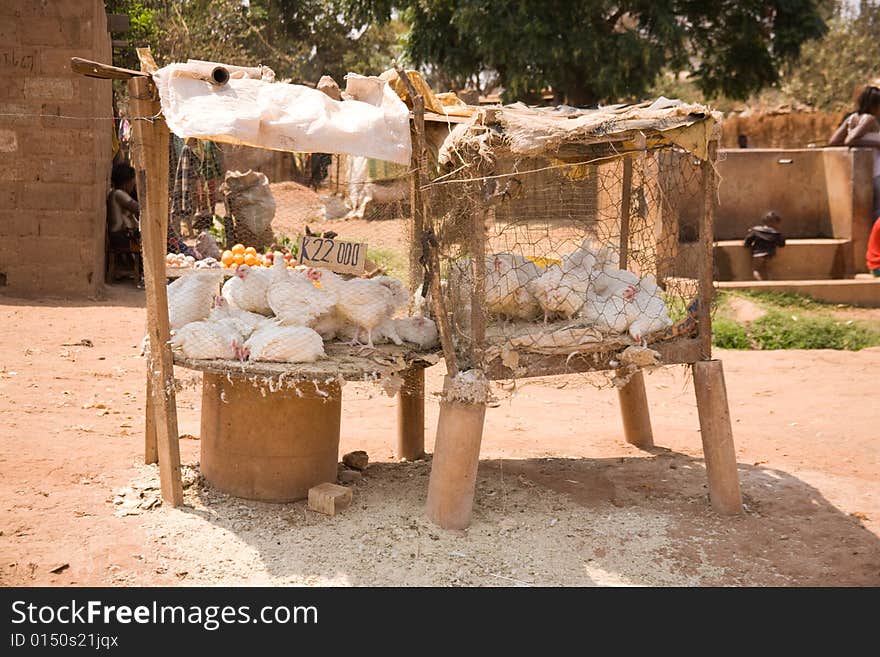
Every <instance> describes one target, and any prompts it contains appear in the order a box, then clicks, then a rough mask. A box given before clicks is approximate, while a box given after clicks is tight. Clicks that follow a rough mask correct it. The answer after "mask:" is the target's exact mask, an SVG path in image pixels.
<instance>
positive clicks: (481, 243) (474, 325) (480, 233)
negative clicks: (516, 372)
mask: <svg viewBox="0 0 880 657" xmlns="http://www.w3.org/2000/svg"><path fill="white" fill-rule="evenodd" d="M471 212H472V219H473V228H472V235H471V248H470V250H471V264H472V265H473V276H474V289H473V294H472V296H471V340H472V345H471V360H472V362H471V367H475V368H478V369H483V367H485V364H484V363H483V358H484V356H485V350H486V222H487V221H493V223H494V218H495V208H494V207H493V206H491V205H484V206H482V207H474V208H473V209H472V211H471Z"/></svg>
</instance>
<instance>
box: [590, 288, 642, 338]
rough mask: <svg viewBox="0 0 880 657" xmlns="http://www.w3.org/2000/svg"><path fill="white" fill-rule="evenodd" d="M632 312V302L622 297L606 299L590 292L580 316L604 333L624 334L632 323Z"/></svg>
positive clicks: (615, 296)
mask: <svg viewBox="0 0 880 657" xmlns="http://www.w3.org/2000/svg"><path fill="white" fill-rule="evenodd" d="M630 310H631V302H630V301H628V300H627V299H625V298H623V297H621V296H618V295H616V294H612V295H610V296H607V297H606V296H599V295H597V294H594V293H592V292H590V293H588V294H587V298H586V300H585V301H584V305H583V307H582V308H581V310H580V313H579V316H580V317H581V318H583V319H585V320H587V322H588V323H589V325H590V326H592V327H594V328H596V329H598V330H599V331H602V332H603V333H624V332H625V331H626V330H627V328H629V325H630V322H631V321H632V317H631V315H630Z"/></svg>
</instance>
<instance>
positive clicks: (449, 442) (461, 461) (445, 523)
mask: <svg viewBox="0 0 880 657" xmlns="http://www.w3.org/2000/svg"><path fill="white" fill-rule="evenodd" d="M450 378H451V377H449V376H447V377H446V386H445V390H448V388H449V383H450ZM445 390H444V393H445ZM485 416H486V405H485V404H464V403H461V402H450V401H441V402H440V417H439V420H438V422H437V438H436V441H435V443H434V460H433V461H432V462H431V478H430V480H429V481H428V501H427V503H426V505H425V507H426V508H425V511H426V514H427V516H428V519H429V520H430V521H431V522H433V523H435V524H437V525H439V526H440V527H442V528H443V529H465V528H466V527H467V526H468V525H470V523H471V514H472V513H473V507H474V492H475V490H476V483H477V466H478V465H479V462H480V443H481V442H482V439H483V420H484V419H485Z"/></svg>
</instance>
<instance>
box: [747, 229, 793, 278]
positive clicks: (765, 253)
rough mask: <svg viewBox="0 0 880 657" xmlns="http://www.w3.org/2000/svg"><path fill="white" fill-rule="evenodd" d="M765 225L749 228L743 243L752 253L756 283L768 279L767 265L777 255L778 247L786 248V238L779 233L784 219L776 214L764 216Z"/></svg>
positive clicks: (753, 274)
mask: <svg viewBox="0 0 880 657" xmlns="http://www.w3.org/2000/svg"><path fill="white" fill-rule="evenodd" d="M762 221H763V223H761V224H758V225H757V226H752V227H751V228H749V232H748V233H746V239H745V241H744V242H743V244H744V245H745V246H747V247H748V248H749V249H751V251H752V276H753V277H754V279H755V280H756V281H763V280H765V279H766V278H767V263H768V262H769V260H770V259H771V258H772V257H773V256H774V255H776V247H784V246H785V238H784V237H783V236H782V233H780V232H779V226H780V225H781V224H782V217H780V216H779V215H778V214H776V213H775V212H768V213H767V214H765V215H764V218H763V220H762Z"/></svg>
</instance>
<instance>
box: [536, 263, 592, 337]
mask: <svg viewBox="0 0 880 657" xmlns="http://www.w3.org/2000/svg"><path fill="white" fill-rule="evenodd" d="M590 284H591V272H590V271H589V270H587V269H581V268H579V267H572V268H571V269H569V270H568V271H565V270H563V269H562V267H560V266H559V265H550V266H549V267H548V268H547V270H546V271H545V272H544V273H543V274H542V275H541V277H540V278H538V279H537V280H534V281H532V282H531V283H529V290H530V291H531V293H532V294H533V295H534V296H535V299H537V300H538V304H540V306H541V308H542V309H543V311H544V323H545V324H546V323H547V320H548V319H549V318H550V316H551V315H561V316H562V317H565V318H566V319H571V318H572V317H574V316H575V315H576V314H577V313H578V311H580V309H581V307H582V306H583V305H584V301H585V299H586V296H587V291H588V290H589V288H590Z"/></svg>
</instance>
